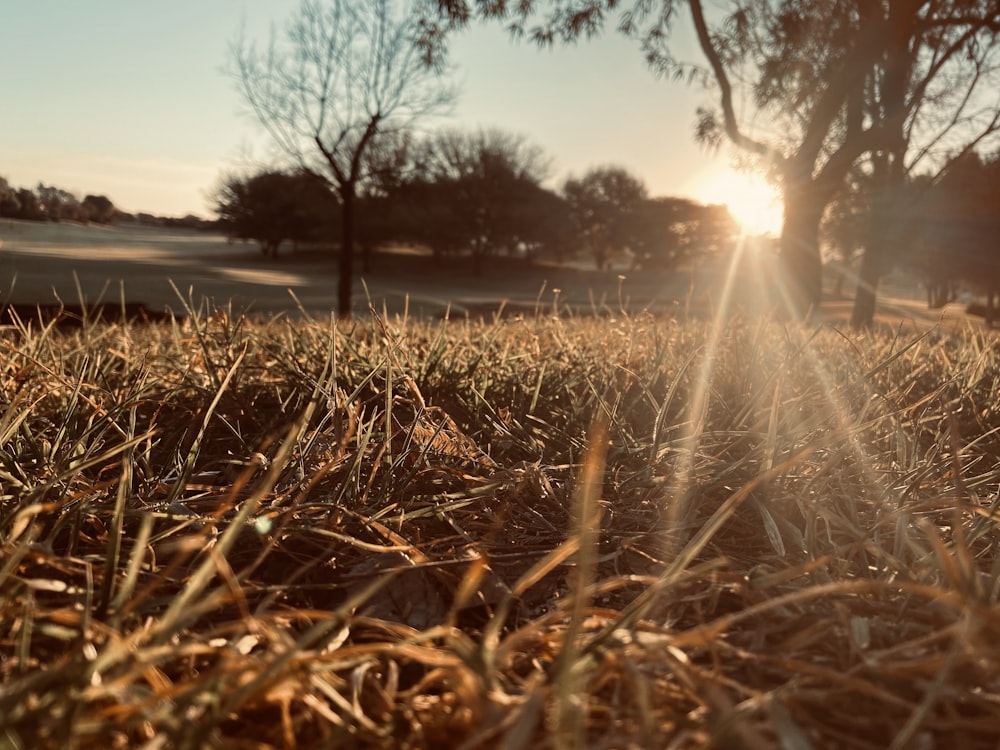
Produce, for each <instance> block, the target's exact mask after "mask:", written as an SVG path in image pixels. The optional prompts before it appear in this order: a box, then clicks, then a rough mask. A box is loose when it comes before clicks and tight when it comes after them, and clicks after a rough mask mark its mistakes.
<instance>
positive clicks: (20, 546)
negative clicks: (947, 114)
mask: <svg viewBox="0 0 1000 750" xmlns="http://www.w3.org/2000/svg"><path fill="white" fill-rule="evenodd" d="M0 346H2V347H3V355H2V357H0V379H2V389H0V394H2V399H3V401H2V405H0V486H2V493H0V494H2V498H0V541H2V548H0V670H2V673H0V746H3V747H11V748H44V747H60V748H61V747H80V748H109V747H149V748H160V747H178V748H187V747H227V748H228V747H247V748H250V747H255V748H263V747H302V748H316V747H340V746H345V745H346V746H357V747H467V748H479V747H498V748H523V747H528V746H531V747H573V746H577V747H673V748H696V747H709V746H714V747H735V748H770V747H783V748H795V749H799V748H801V749H806V748H835V747H858V748H885V747H894V748H934V747H995V746H996V742H997V738H998V737H1000V610H998V606H997V598H998V575H1000V567H998V560H1000V556H998V553H997V544H998V538H997V512H998V508H997V506H998V503H1000V501H998V483H1000V465H998V460H1000V436H998V432H997V431H998V428H1000V413H998V407H1000V404H998V385H997V378H998V373H1000V361H998V359H1000V350H998V348H997V343H996V341H995V340H994V339H993V338H992V337H991V336H990V335H989V334H988V333H984V332H982V331H979V332H976V331H973V330H972V329H969V330H968V331H964V332H962V331H959V332H947V333H946V332H940V331H932V332H931V333H929V334H926V335H924V336H917V335H907V336H891V335H887V334H876V333H869V334H866V335H863V336H859V335H850V336H848V335H843V334H841V333H838V332H837V331H834V330H829V329H822V330H820V329H813V328H809V327H801V326H790V325H783V324H780V323H775V322H769V321H767V320H765V319H763V318H758V319H755V320H738V319H737V320H733V321H732V322H731V323H730V324H729V325H728V326H727V327H726V328H725V329H724V330H722V331H714V330H712V328H711V326H710V325H709V324H706V323H700V322H689V323H678V322H676V321H671V320H664V319H656V318H652V317H647V316H643V315H636V316H627V315H619V316H618V317H617V318H604V319H597V318H572V317H556V316H552V315H537V316H527V317H525V318H522V319H508V320H504V321H498V322H495V323H472V322H464V321H462V322H459V321H452V322H438V323H426V322H412V321H411V322H407V321H402V320H378V319H376V320H374V321H371V322H355V323H348V324H344V323H340V324H338V325H336V326H334V325H333V324H331V323H330V322H328V321H317V320H308V319H307V320H301V319H297V320H283V319H276V320H272V321H269V322H253V321H250V320H246V319H243V318H240V317H238V316H233V315H232V314H231V313H229V312H227V311H225V310H220V311H215V312H212V313H211V314H202V313H197V312H195V314H193V315H191V316H190V317H188V318H187V319H185V320H183V321H177V322H174V323H173V324H169V323H168V324H157V325H149V326H138V325H132V324H129V323H117V324H111V325H105V324H99V325H87V326H84V327H83V328H82V329H81V330H77V331H66V332H61V331H58V330H56V329H55V328H53V327H50V328H43V329H41V330H39V327H38V326H37V325H28V324H26V323H25V324H24V325H21V326H14V327H11V328H9V329H6V332H5V333H3V335H2V338H0Z"/></svg>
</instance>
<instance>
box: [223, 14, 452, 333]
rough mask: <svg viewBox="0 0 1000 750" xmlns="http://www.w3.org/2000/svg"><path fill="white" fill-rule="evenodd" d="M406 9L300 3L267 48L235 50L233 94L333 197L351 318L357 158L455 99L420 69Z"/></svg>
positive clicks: (343, 306) (341, 300) (342, 300)
mask: <svg viewBox="0 0 1000 750" xmlns="http://www.w3.org/2000/svg"><path fill="white" fill-rule="evenodd" d="M415 20H416V19H415V17H414V15H413V13H412V11H411V8H410V6H409V5H406V4H402V3H397V2H394V1H393V0H326V1H325V2H324V1H321V0H303V1H302V3H301V5H300V6H299V8H298V10H297V11H296V12H295V13H294V14H293V15H292V18H291V21H290V23H289V25H288V27H287V31H286V34H285V35H284V36H283V37H275V36H274V35H272V38H271V41H270V44H269V46H268V47H267V49H266V50H261V49H258V48H257V47H256V46H254V45H253V44H251V43H248V42H247V41H246V40H244V39H240V40H238V41H237V43H236V44H235V45H234V47H233V62H234V68H235V73H236V76H237V78H238V80H239V85H240V90H241V93H242V94H243V98H244V99H245V100H246V102H247V104H248V105H249V107H250V109H251V110H252V111H253V113H254V114H255V116H256V118H257V120H258V121H259V122H260V124H261V125H262V126H263V127H264V129H265V130H266V131H267V132H268V133H269V134H270V136H271V138H272V139H273V141H274V143H275V144H276V145H277V146H278V147H279V148H280V149H281V150H282V151H284V152H285V154H287V155H288V156H289V157H291V158H292V159H293V160H294V161H295V162H296V163H298V164H299V165H300V166H302V167H303V168H310V169H312V170H314V171H316V172H317V173H322V174H323V175H324V176H325V177H326V178H327V180H328V181H329V182H330V184H331V185H332V186H333V188H334V189H335V190H336V192H337V197H338V198H339V201H340V208H341V241H340V259H339V280H338V288H337V309H338V312H339V314H340V315H342V316H345V317H347V316H350V314H351V293H352V274H353V269H354V266H353V263H354V236H355V203H356V199H357V194H358V187H359V185H360V184H361V182H362V180H363V177H364V174H363V167H364V164H365V161H364V157H365V153H366V151H367V150H368V148H369V146H370V144H371V143H372V141H373V139H374V138H375V136H376V134H377V133H379V132H386V131H393V130H403V129H406V128H407V127H409V126H410V125H411V124H412V123H413V122H414V121H415V120H417V119H418V118H421V117H424V116H427V115H431V114H434V113H437V112H440V111H441V110H442V109H444V108H445V107H447V106H448V105H449V104H450V102H451V101H452V99H453V92H452V91H451V89H449V88H447V87H445V86H443V85H442V82H441V78H440V76H439V70H438V69H436V68H429V67H427V66H425V65H423V64H422V61H421V59H420V53H419V49H418V48H417V46H416V45H415V41H416V32H417V27H416V25H415Z"/></svg>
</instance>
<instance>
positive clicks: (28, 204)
mask: <svg viewBox="0 0 1000 750" xmlns="http://www.w3.org/2000/svg"><path fill="white" fill-rule="evenodd" d="M17 203H18V206H19V208H18V214H17V216H18V218H21V219H27V220H28V221H42V220H44V219H45V209H44V208H43V207H42V204H41V202H40V201H39V200H38V196H37V195H36V194H35V193H34V192H33V191H31V190H28V188H19V189H18V191H17Z"/></svg>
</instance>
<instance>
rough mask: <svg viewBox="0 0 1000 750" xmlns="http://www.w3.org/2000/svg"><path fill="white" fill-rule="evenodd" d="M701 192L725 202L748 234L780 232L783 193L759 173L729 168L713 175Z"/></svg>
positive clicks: (706, 198)
mask: <svg viewBox="0 0 1000 750" xmlns="http://www.w3.org/2000/svg"><path fill="white" fill-rule="evenodd" d="M701 194H702V200H704V201H705V202H707V203H724V204H726V206H728V208H729V213H730V214H732V216H733V218H734V219H736V221H738V222H739V223H740V226H742V227H743V231H745V232H746V233H747V234H773V235H778V234H780V232H781V212H782V200H781V195H780V193H779V192H778V191H777V190H776V189H775V188H774V187H773V186H772V185H770V184H768V183H767V182H766V181H765V180H764V179H763V178H762V177H760V176H758V175H754V174H746V173H744V172H736V171H733V170H727V171H725V172H721V173H720V174H719V175H718V176H716V177H714V178H713V179H711V180H710V181H709V182H708V183H707V184H706V185H705V187H704V189H702V191H701Z"/></svg>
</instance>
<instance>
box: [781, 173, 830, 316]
mask: <svg viewBox="0 0 1000 750" xmlns="http://www.w3.org/2000/svg"><path fill="white" fill-rule="evenodd" d="M784 192H785V216H784V222H783V225H782V228H781V256H780V257H781V268H782V271H783V278H782V288H783V291H784V293H785V294H786V295H787V296H786V302H787V305H788V308H789V312H790V313H791V314H792V315H794V316H795V317H798V318H802V319H805V318H807V317H808V316H809V314H810V312H811V311H812V310H816V309H818V308H819V305H820V302H822V300H823V265H822V263H821V262H820V258H819V222H820V218H821V217H822V215H823V209H824V208H825V207H826V204H825V203H823V201H821V200H819V199H818V196H816V195H815V192H814V191H811V190H809V189H808V188H805V189H789V188H786V189H785V191H784Z"/></svg>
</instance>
